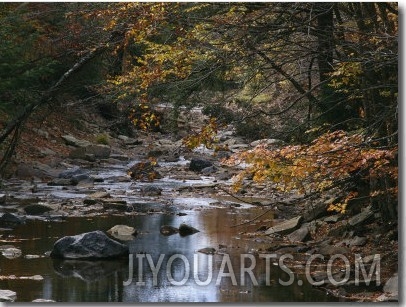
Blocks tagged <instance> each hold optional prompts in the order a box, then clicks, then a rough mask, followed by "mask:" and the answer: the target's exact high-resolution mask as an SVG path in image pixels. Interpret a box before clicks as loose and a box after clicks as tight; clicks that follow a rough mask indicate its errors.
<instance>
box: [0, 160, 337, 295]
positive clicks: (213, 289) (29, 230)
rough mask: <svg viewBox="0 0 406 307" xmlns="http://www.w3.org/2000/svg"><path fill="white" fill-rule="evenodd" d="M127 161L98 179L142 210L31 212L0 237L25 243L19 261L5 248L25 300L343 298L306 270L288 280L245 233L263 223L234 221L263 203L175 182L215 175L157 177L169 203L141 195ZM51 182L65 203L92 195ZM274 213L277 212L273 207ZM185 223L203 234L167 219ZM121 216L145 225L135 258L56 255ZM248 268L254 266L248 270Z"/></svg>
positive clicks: (9, 284)
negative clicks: (60, 242)
mask: <svg viewBox="0 0 406 307" xmlns="http://www.w3.org/2000/svg"><path fill="white" fill-rule="evenodd" d="M126 167H127V166H126V165H122V166H118V167H117V166H115V167H114V168H102V169H98V170H93V171H92V172H93V173H92V175H93V176H96V177H97V176H99V177H103V178H105V180H104V182H101V183H97V184H95V186H94V189H100V188H104V189H106V190H108V191H109V192H110V193H111V194H112V196H114V197H120V198H124V199H126V200H127V201H128V203H131V202H134V201H137V202H138V203H139V206H142V204H144V205H143V208H141V209H142V210H139V211H140V212H141V213H140V214H137V215H133V214H129V215H126V214H112V213H107V214H102V215H96V216H87V217H68V218H67V219H66V220H64V221H58V222H56V221H52V222H51V221H46V220H44V219H31V218H28V219H27V221H26V223H25V224H24V225H21V226H19V227H17V228H16V229H14V230H12V231H9V232H1V233H0V234H1V239H0V245H3V246H4V245H12V246H14V247H16V248H18V249H20V250H21V251H22V255H21V256H20V257H17V258H13V259H8V258H6V257H4V256H1V255H0V289H9V290H12V291H15V292H17V299H16V302H30V301H32V300H35V299H39V298H42V299H51V300H54V301H57V302H127V303H129V302H274V301H278V302H289V301H295V302H299V301H334V300H335V299H334V298H333V297H331V296H328V295H327V294H326V293H325V292H323V291H320V290H317V289H315V288H313V287H312V286H311V285H310V284H309V283H307V282H306V280H305V279H300V277H299V276H298V277H297V278H295V282H294V283H292V284H290V285H289V286H283V285H282V284H281V283H280V280H282V281H285V280H288V279H289V275H288V274H287V273H286V272H285V271H283V270H282V269H281V268H280V267H279V266H278V265H277V263H275V261H273V260H271V261H267V260H266V259H264V258H261V257H260V255H261V251H264V250H265V249H266V248H267V246H266V244H265V243H261V241H260V239H255V238H252V237H251V238H250V237H247V236H243V235H241V233H242V232H245V233H247V232H252V231H254V230H255V226H254V228H253V226H250V225H249V224H248V225H247V226H243V227H230V226H232V225H235V224H238V223H240V222H241V221H244V220H249V219H251V218H253V217H254V216H256V215H258V214H259V213H261V212H262V211H261V210H263V209H261V208H258V207H251V206H248V205H241V206H235V207H234V206H230V205H228V204H227V202H225V205H223V206H217V205H216V201H217V203H218V200H216V199H213V198H212V197H211V196H206V197H205V196H204V195H196V197H194V196H192V197H190V195H189V196H188V197H182V195H175V194H173V193H172V191H173V190H174V188H176V187H180V186H182V185H193V184H202V183H203V184H207V183H210V182H211V181H210V180H211V179H210V178H203V179H202V180H201V181H199V180H197V181H179V180H172V179H170V178H164V179H162V180H157V181H155V183H154V185H158V186H160V187H161V188H162V189H163V198H164V199H165V201H164V202H160V201H159V198H158V199H157V198H150V199H148V198H145V199H143V200H142V201H140V197H139V195H138V196H137V195H133V194H134V193H131V189H132V188H131V187H132V186H133V184H134V183H132V182H117V181H116V180H115V178H118V177H119V176H123V175H125V169H126ZM109 178H110V179H109ZM18 187H19V186H18V183H15V186H14V188H13V189H11V192H10V193H11V194H12V193H14V194H15V196H16V197H17V196H18V197H25V195H24V193H21V192H20V194H19V195H18V193H17V191H18ZM137 187H139V185H137ZM39 188H41V186H40V187H39ZM42 188H43V189H42V190H41V191H42V192H41V193H42V194H41V193H40V194H39V195H40V197H41V195H42V196H43V197H45V195H46V196H47V197H49V198H52V199H60V200H61V201H63V200H64V199H71V198H78V199H80V198H83V197H85V196H86V195H88V194H89V191H88V189H86V188H80V187H72V188H69V189H66V188H65V189H61V188H60V187H47V186H45V185H44V186H42ZM13 191H14V192H13ZM20 191H24V188H21V189H20ZM171 193H172V194H171ZM27 197H28V196H27ZM168 199H169V200H170V201H168ZM222 203H223V204H224V202H222ZM138 209H140V208H138ZM151 209H152V210H151ZM180 212H181V213H182V214H181V215H180V214H179V213H180ZM268 218H270V219H271V218H272V213H270V215H269V216H268ZM181 223H186V224H188V225H191V226H193V227H195V228H197V229H198V230H199V231H200V232H198V233H196V234H193V235H190V236H185V237H182V236H180V235H179V234H174V235H172V236H164V235H162V234H161V233H160V227H161V226H163V225H171V226H174V227H179V225H180V224H181ZM118 224H124V225H128V226H132V227H134V228H136V229H137V230H138V232H139V233H138V235H137V236H136V237H135V238H134V239H133V240H132V241H129V242H127V244H129V246H130V252H131V254H130V257H129V258H128V259H127V258H126V259H122V260H110V261H71V260H69V261H68V260H65V261H61V260H54V259H51V258H50V257H48V256H47V253H48V252H49V251H50V250H51V249H52V246H53V244H54V242H55V241H56V240H57V239H59V238H61V237H63V236H67V235H76V234H79V233H83V232H88V231H93V230H102V231H107V230H108V229H109V228H111V227H113V226H115V225H118ZM203 248H214V250H215V253H214V254H213V255H211V254H205V253H201V252H198V250H200V249H203ZM160 257H161V258H160ZM130 258H132V259H130ZM148 259H149V260H148ZM159 259H161V260H162V263H161V265H160V268H159V269H158V268H157V269H156V270H153V269H151V263H150V262H149V261H152V262H153V263H152V264H153V265H154V266H157V264H158V262H159ZM196 261H197V263H196V265H195V262H196ZM241 268H250V269H247V270H246V272H245V273H244V271H243V272H242V273H243V274H242V275H241ZM248 271H249V272H248ZM131 275H133V276H132V280H131V279H130V278H131ZM210 276H211V278H210ZM234 277H235V279H234ZM206 280H208V281H207V282H205V281H206ZM210 280H211V281H210ZM202 283H205V285H202Z"/></svg>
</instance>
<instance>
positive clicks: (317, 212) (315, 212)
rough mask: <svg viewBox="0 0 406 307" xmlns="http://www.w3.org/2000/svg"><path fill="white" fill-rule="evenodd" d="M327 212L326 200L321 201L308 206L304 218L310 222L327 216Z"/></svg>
mask: <svg viewBox="0 0 406 307" xmlns="http://www.w3.org/2000/svg"><path fill="white" fill-rule="evenodd" d="M327 214H328V212H327V204H326V203H325V202H319V203H315V204H312V205H310V206H308V207H307V209H306V210H305V212H304V213H303V219H304V221H305V222H310V221H313V220H315V219H318V218H320V217H323V216H326V215H327Z"/></svg>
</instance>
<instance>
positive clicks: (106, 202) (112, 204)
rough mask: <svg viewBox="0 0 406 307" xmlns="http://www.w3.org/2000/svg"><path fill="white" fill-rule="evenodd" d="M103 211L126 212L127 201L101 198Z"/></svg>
mask: <svg viewBox="0 0 406 307" xmlns="http://www.w3.org/2000/svg"><path fill="white" fill-rule="evenodd" d="M100 201H101V202H102V204H103V208H104V209H115V210H122V211H125V210H127V201H125V200H124V199H120V198H101V199H100Z"/></svg>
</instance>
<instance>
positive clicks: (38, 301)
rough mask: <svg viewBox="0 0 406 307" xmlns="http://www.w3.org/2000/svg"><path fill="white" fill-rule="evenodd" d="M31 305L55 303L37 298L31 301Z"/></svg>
mask: <svg viewBox="0 0 406 307" xmlns="http://www.w3.org/2000/svg"><path fill="white" fill-rule="evenodd" d="M32 303H56V301H54V300H48V299H45V298H37V299H35V300H33V301H32Z"/></svg>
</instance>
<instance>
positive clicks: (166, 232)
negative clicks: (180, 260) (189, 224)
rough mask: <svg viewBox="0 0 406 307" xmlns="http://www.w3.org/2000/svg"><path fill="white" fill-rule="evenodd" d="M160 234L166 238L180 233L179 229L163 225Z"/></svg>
mask: <svg viewBox="0 0 406 307" xmlns="http://www.w3.org/2000/svg"><path fill="white" fill-rule="evenodd" d="M160 232H161V234H162V235H164V236H171V235H173V234H175V233H178V232H179V229H178V228H176V227H173V226H169V225H163V226H162V227H161V229H160Z"/></svg>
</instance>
